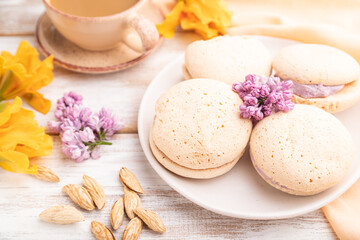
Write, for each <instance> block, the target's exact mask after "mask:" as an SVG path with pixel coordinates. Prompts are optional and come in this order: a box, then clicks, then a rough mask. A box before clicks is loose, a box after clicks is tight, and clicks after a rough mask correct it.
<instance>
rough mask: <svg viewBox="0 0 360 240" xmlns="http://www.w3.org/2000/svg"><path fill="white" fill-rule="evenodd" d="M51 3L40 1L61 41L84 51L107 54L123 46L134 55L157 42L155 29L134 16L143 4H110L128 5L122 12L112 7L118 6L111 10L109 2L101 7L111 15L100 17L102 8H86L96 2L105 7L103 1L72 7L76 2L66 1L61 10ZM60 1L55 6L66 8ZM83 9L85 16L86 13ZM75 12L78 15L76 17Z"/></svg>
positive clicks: (139, 1) (139, 0)
mask: <svg viewBox="0 0 360 240" xmlns="http://www.w3.org/2000/svg"><path fill="white" fill-rule="evenodd" d="M52 1H54V0H43V3H44V5H45V8H46V13H47V14H48V16H49V18H50V20H51V22H52V23H53V24H54V26H55V27H56V29H57V30H58V31H59V32H60V33H61V34H62V35H63V36H64V37H65V38H67V39H68V40H70V41H71V42H73V43H75V44H76V45H78V46H80V47H82V48H84V49H88V50H92V51H101V50H108V49H111V48H114V47H116V46H117V44H119V43H120V42H123V43H124V44H126V45H127V46H129V47H130V48H132V49H133V50H135V51H137V52H146V51H148V50H150V49H152V48H153V47H154V46H155V45H156V44H157V42H158V41H159V34H158V32H157V30H156V27H155V25H154V24H153V23H152V22H151V21H150V20H148V19H146V18H145V17H143V16H141V15H139V14H138V13H137V11H138V10H139V9H140V8H141V6H143V5H144V3H145V2H146V1H147V0H133V1H129V0H117V2H116V1H113V4H118V3H121V2H123V3H124V4H131V5H130V6H126V8H125V9H122V7H121V6H120V8H118V9H117V8H116V7H119V6H115V7H112V6H111V3H110V2H109V5H102V6H105V7H106V6H108V7H109V8H110V9H105V10H108V11H107V12H105V13H111V14H110V15H109V14H107V15H104V16H102V15H101V14H104V13H103V12H101V11H104V9H102V7H98V6H91V5H88V4H93V3H94V4H98V3H99V2H102V4H106V1H103V0H101V1H100V0H97V2H96V1H95V0H93V1H89V0H88V1H87V2H86V4H84V3H80V2H78V3H76V1H78V0H71V1H69V0H68V1H67V2H68V3H67V5H64V6H62V5H61V10H60V7H56V6H55V4H53V3H55V2H52ZM60 1H63V2H59V3H60V4H66V1H65V0H60ZM84 5H85V6H84ZM86 5H88V6H86ZM87 7H88V9H89V10H88V12H86V11H87V10H86V9H87ZM64 9H65V10H64ZM97 9H98V10H97ZM76 11H78V12H79V13H80V14H79V15H77V14H76ZM97 11H98V12H99V14H98V13H97ZM113 11H114V12H113ZM73 12H75V14H74V13H73ZM98 15H100V16H98Z"/></svg>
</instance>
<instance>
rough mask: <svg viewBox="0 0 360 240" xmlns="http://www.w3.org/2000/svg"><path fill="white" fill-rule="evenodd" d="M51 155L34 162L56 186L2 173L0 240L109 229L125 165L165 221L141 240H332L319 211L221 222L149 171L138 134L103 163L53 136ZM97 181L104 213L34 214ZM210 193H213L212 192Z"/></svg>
mask: <svg viewBox="0 0 360 240" xmlns="http://www.w3.org/2000/svg"><path fill="white" fill-rule="evenodd" d="M54 142H55V144H54V152H53V154H52V155H51V156H49V157H44V158H42V159H37V160H35V162H36V163H39V164H40V163H41V164H43V165H46V166H48V167H50V168H51V169H54V170H55V171H56V173H57V174H58V175H59V176H60V178H61V182H60V183H48V182H42V181H40V180H38V179H36V178H34V177H32V176H27V175H20V174H13V173H9V172H5V171H3V170H2V169H0V192H1V197H0V209H1V211H0V212H1V214H0V239H2V240H4V239H19V238H21V239H34V240H35V239H49V238H48V237H49V236H51V239H93V238H92V235H91V231H90V223H91V221H93V220H95V221H99V222H101V223H103V224H105V225H106V226H107V227H110V226H111V225H110V210H111V206H112V204H113V203H114V202H115V201H116V200H117V199H118V198H119V197H120V196H122V194H123V187H122V186H121V183H120V181H119V178H118V173H119V170H120V168H121V167H122V166H126V167H127V168H129V169H130V170H132V171H133V172H134V173H135V174H136V176H137V177H138V178H139V181H140V182H141V184H142V186H143V188H144V190H145V192H146V194H144V195H141V201H142V206H143V207H145V208H149V209H152V210H154V211H155V212H156V213H158V215H159V216H160V217H161V218H162V220H163V221H164V223H165V225H166V228H167V232H166V233H165V234H158V233H154V232H153V231H151V230H149V229H148V228H147V227H144V230H143V231H142V233H141V235H140V239H179V240H180V239H204V240H205V239H219V240H220V239H336V236H335V235H334V234H333V232H332V230H331V228H330V227H329V224H328V222H327V221H326V219H325V218H324V216H323V214H322V212H321V211H320V210H318V211H315V212H312V213H309V214H306V215H303V216H300V217H297V218H291V219H284V220H271V221H254V220H243V219H236V218H229V217H224V216H221V215H218V214H215V213H212V212H210V211H208V210H205V209H203V208H201V207H199V206H197V205H195V204H193V203H191V202H190V201H188V200H187V199H185V198H184V197H182V196H181V195H179V194H178V193H176V192H175V191H173V190H172V189H171V188H170V187H168V186H167V184H166V183H165V182H164V181H162V180H161V179H160V178H159V177H158V175H157V174H156V173H155V172H154V170H152V168H151V166H150V164H149V163H148V162H147V160H146V158H145V156H144V154H143V153H142V149H141V147H140V144H139V141H138V136H137V134H117V135H116V136H115V138H114V139H113V140H112V142H113V145H112V146H109V147H106V148H104V149H103V150H104V153H103V155H102V158H101V159H99V160H88V161H85V162H82V163H76V162H74V161H71V160H69V159H67V158H66V157H65V156H64V155H63V154H62V153H61V151H60V142H59V138H58V137H54ZM83 174H87V175H89V176H91V177H93V178H95V179H96V180H97V181H98V182H99V184H101V185H102V186H103V187H104V191H105V194H106V205H105V207H104V209H103V210H94V211H91V212H88V211H86V210H83V209H80V208H79V207H77V206H75V207H77V208H78V209H79V211H81V212H82V213H83V214H84V217H85V219H86V220H85V222H81V223H77V224H74V225H68V226H60V225H54V224H49V223H45V222H41V221H40V220H39V218H38V214H39V213H40V212H41V211H42V210H44V209H46V208H48V207H50V206H53V205H56V204H69V205H74V204H73V203H72V201H71V200H70V199H69V198H68V197H67V196H66V195H65V194H64V193H62V192H61V187H62V186H64V185H66V184H69V183H75V184H81V182H82V175H83ZM214 194H216V192H215V191H214ZM128 221H129V219H128V218H127V217H125V219H124V222H123V224H122V226H121V227H120V229H119V230H117V231H115V232H114V234H115V237H116V238H117V239H120V237H121V234H122V231H123V230H124V228H125V226H126V224H127V223H128Z"/></svg>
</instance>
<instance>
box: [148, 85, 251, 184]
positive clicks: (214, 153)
mask: <svg viewBox="0 0 360 240" xmlns="http://www.w3.org/2000/svg"><path fill="white" fill-rule="evenodd" d="M241 104H242V100H241V99H240V98H239V96H238V95H237V94H236V93H234V92H233V91H232V89H231V86H229V85H228V84H225V83H223V82H220V81H217V80H212V79H191V80H188V81H184V82H180V83H178V84H176V85H174V86H173V87H171V88H170V89H169V90H167V91H166V92H165V93H164V94H163V95H162V96H161V97H160V98H159V99H158V100H157V103H156V109H155V110H156V116H155V119H154V123H153V127H152V129H151V133H150V139H149V140H150V147H151V149H152V152H153V154H154V156H155V158H156V159H157V160H158V161H159V162H160V163H161V164H162V165H163V166H164V167H165V168H167V169H168V170H170V171H172V172H174V173H176V174H178V175H181V176H184V177H190V178H200V179H201V178H213V177H216V176H219V175H222V174H224V173H226V172H227V171H229V170H230V169H231V168H232V167H233V166H234V165H235V164H236V163H237V161H238V160H239V159H240V158H241V156H242V155H243V153H244V151H245V147H246V145H247V144H248V141H249V138H250V133H251V129H252V123H251V121H250V120H249V119H243V118H240V113H239V106H240V105H241Z"/></svg>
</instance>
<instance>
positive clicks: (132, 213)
mask: <svg viewBox="0 0 360 240" xmlns="http://www.w3.org/2000/svg"><path fill="white" fill-rule="evenodd" d="M36 177H38V178H40V179H42V180H46V181H57V180H58V177H57V176H56V175H55V174H54V173H53V172H52V171H51V170H50V169H48V168H46V167H43V166H40V168H39V172H38V176H36ZM119 177H120V181H121V182H122V183H123V186H124V196H123V197H121V198H119V199H118V200H117V201H116V202H115V203H114V204H113V206H112V208H111V211H110V222H111V226H112V227H113V229H114V230H117V229H119V228H120V226H121V224H122V222H123V219H124V216H125V213H126V215H127V216H128V217H129V218H130V219H131V220H130V222H129V223H128V224H127V225H126V227H125V229H124V232H123V235H122V240H136V239H138V237H139V236H140V233H141V229H142V227H143V222H144V223H145V224H146V225H147V226H148V227H149V228H150V229H152V230H154V231H156V232H160V233H164V232H165V231H166V228H165V225H164V223H163V222H162V220H161V219H160V217H159V216H158V215H157V214H156V213H155V212H153V211H151V210H144V209H143V208H142V207H141V201H140V197H139V195H138V193H144V190H143V188H142V187H141V185H140V183H139V181H138V180H137V178H136V176H135V174H134V173H133V172H131V171H130V170H129V169H127V168H125V167H122V168H121V170H120V173H119ZM62 191H64V192H65V193H66V194H67V195H68V196H69V197H70V198H71V199H72V200H73V202H75V203H76V204H77V205H79V206H80V207H81V208H84V209H86V210H94V209H95V205H96V207H97V208H98V209H103V208H104V206H105V193H104V190H103V188H102V187H101V186H100V184H99V183H98V182H97V181H96V180H95V179H94V178H91V177H89V176H87V175H83V186H81V185H78V184H67V185H65V186H64V187H63V188H62ZM39 217H40V219H41V220H43V221H45V222H51V223H56V224H71V223H75V222H80V221H84V220H85V219H84V216H83V215H82V214H81V212H79V211H78V210H77V209H76V208H74V207H72V206H68V205H57V206H53V207H50V208H48V209H46V210H44V211H43V212H42V213H40V215H39ZM90 228H91V231H92V233H93V234H94V236H95V237H96V239H98V240H115V237H114V234H113V233H112V231H111V230H110V229H109V228H108V227H106V226H105V225H104V224H102V223H100V222H97V221H92V222H91V225H90Z"/></svg>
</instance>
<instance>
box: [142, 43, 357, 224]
mask: <svg viewBox="0 0 360 240" xmlns="http://www.w3.org/2000/svg"><path fill="white" fill-rule="evenodd" d="M260 37H264V36H260ZM266 38H273V37H266ZM273 39H277V38H273ZM289 41H290V40H289ZM292 42H295V41H292ZM180 59H184V54H179V56H177V57H176V58H174V60H173V61H171V62H169V63H168V64H167V65H166V66H165V67H164V68H163V69H162V70H161V71H160V72H159V73H158V74H157V75H156V76H155V77H154V79H153V80H152V81H151V82H150V84H149V85H148V87H147V89H146V91H145V93H144V95H143V97H142V100H141V103H140V107H139V112H138V135H139V140H140V145H141V147H142V149H143V152H144V154H145V157H146V159H147V160H148V162H149V163H150V165H151V166H152V168H153V169H154V170H155V172H156V173H157V174H158V175H159V176H160V178H161V179H163V180H164V181H165V182H166V183H167V184H168V185H169V186H170V187H171V188H172V189H174V190H175V191H176V192H178V193H179V194H181V195H182V196H184V197H185V198H187V199H188V200H190V201H192V202H194V203H195V204H197V205H199V206H201V207H203V208H205V209H208V210H210V211H212V212H215V213H218V214H221V215H225V216H229V217H235V218H242V219H253V220H270V219H286V218H292V217H296V216H299V215H303V214H306V213H309V212H312V211H315V210H317V209H320V208H321V207H323V206H325V205H326V204H328V203H330V202H332V201H333V200H335V199H336V198H338V197H339V196H341V195H342V194H343V193H344V192H345V191H346V190H347V189H349V188H350V187H351V186H352V185H353V184H354V183H355V182H356V181H357V180H358V178H359V177H360V168H358V169H357V171H356V173H357V174H353V177H352V178H351V179H350V180H348V181H347V182H346V184H344V185H343V186H342V188H341V190H339V191H338V192H336V194H332V195H331V196H330V197H328V198H326V199H324V200H323V201H319V202H317V203H316V204H313V205H311V206H310V207H303V208H301V207H300V208H298V209H295V210H292V211H288V212H285V213H280V214H277V215H273V214H242V213H239V212H235V213H234V212H230V211H227V210H221V209H220V208H214V207H212V206H210V205H208V204H206V203H204V202H202V201H199V200H198V199H196V198H194V197H192V196H191V194H189V193H187V191H186V190H185V189H183V188H181V187H179V186H178V185H177V184H176V183H174V182H173V181H172V180H170V179H168V178H167V176H166V175H163V174H162V172H161V171H163V170H166V169H165V168H164V167H163V166H162V165H161V166H160V164H158V165H157V164H156V163H157V160H156V159H155V158H154V156H153V154H152V152H151V149H150V147H149V141H148V139H146V138H144V134H145V133H144V132H145V129H144V128H143V126H144V120H145V116H144V108H145V106H146V99H147V98H148V95H150V94H151V92H152V91H151V90H152V88H153V86H154V85H155V84H156V83H157V81H159V80H158V79H161V76H162V75H164V74H165V73H166V72H167V71H168V69H170V68H171V67H172V65H174V64H176V63H177V62H179V61H180ZM179 67H181V66H179ZM150 159H154V160H155V161H156V163H155V162H154V161H153V160H150ZM166 171H168V170H166ZM171 174H174V173H171Z"/></svg>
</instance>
